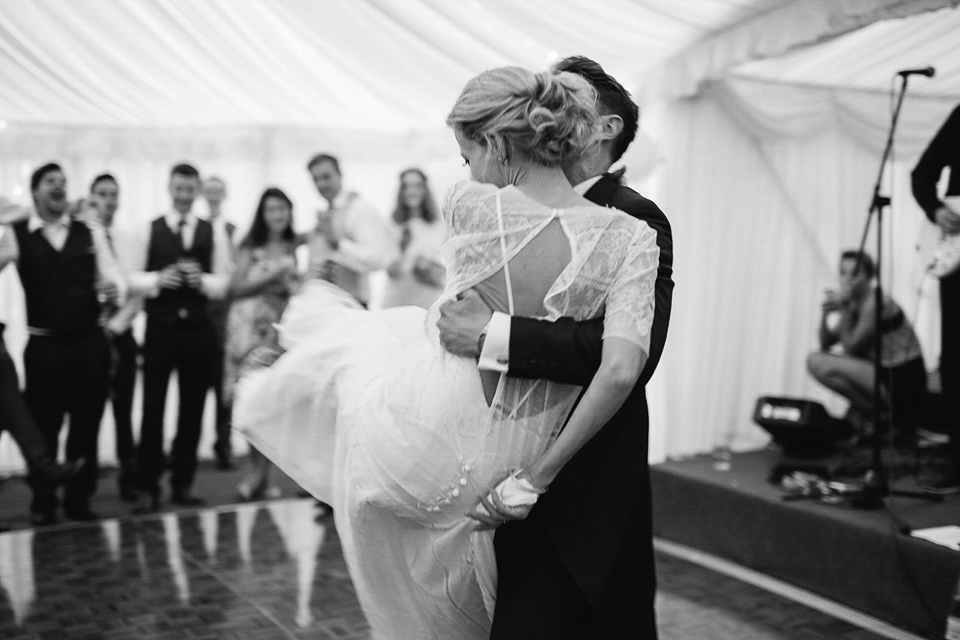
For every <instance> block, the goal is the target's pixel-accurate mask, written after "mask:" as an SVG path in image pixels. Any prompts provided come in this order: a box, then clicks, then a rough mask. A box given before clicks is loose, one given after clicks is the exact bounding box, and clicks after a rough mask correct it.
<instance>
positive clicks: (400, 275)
mask: <svg viewBox="0 0 960 640" xmlns="http://www.w3.org/2000/svg"><path fill="white" fill-rule="evenodd" d="M392 219H393V223H394V225H395V226H396V233H395V237H396V238H397V242H398V245H399V249H400V255H399V256H398V258H397V259H396V260H395V261H394V262H393V264H391V265H390V267H389V268H388V269H387V273H388V274H389V276H390V280H389V281H388V282H387V291H386V295H385V296H384V302H383V306H384V307H397V306H401V305H415V306H418V307H423V308H424V309H426V308H429V307H430V305H431V304H433V303H434V301H435V300H436V299H437V298H439V297H440V294H441V293H443V284H444V280H445V276H446V268H445V267H444V265H443V261H442V260H441V259H440V247H441V245H443V242H444V240H446V236H447V233H446V227H445V226H444V224H443V222H442V221H441V220H440V219H439V215H438V213H437V203H436V201H435V200H434V199H433V194H432V193H431V192H430V186H429V184H428V183H427V176H426V174H424V173H423V171H421V170H420V169H416V168H412V169H407V170H405V171H403V172H402V173H401V174H400V190H399V192H398V193H397V204H396V206H395V207H394V209H393V216H392Z"/></svg>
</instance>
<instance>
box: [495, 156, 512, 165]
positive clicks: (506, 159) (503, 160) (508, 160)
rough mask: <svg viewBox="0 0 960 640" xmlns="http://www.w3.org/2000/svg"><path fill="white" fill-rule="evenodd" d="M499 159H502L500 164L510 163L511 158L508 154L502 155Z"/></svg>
mask: <svg viewBox="0 0 960 640" xmlns="http://www.w3.org/2000/svg"><path fill="white" fill-rule="evenodd" d="M497 160H499V161H500V164H508V163H509V162H510V158H508V157H507V156H506V154H504V155H502V156H500V157H499V158H497Z"/></svg>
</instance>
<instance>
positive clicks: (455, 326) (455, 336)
mask: <svg viewBox="0 0 960 640" xmlns="http://www.w3.org/2000/svg"><path fill="white" fill-rule="evenodd" d="M492 315H493V310H492V309H491V308H490V307H489V306H487V303H486V302H484V301H483V298H481V297H480V294H479V293H477V291H476V290H475V289H467V290H466V291H464V292H463V293H461V294H460V295H459V296H457V299H456V300H448V301H447V302H444V303H443V304H441V305H440V319H439V320H437V329H439V330H440V344H441V345H443V348H444V349H446V350H447V351H449V352H450V353H452V354H453V355H456V356H462V357H464V358H478V357H479V356H480V345H479V342H480V333H481V332H482V331H483V328H484V327H485V326H487V324H488V323H489V322H490V317H491V316H492Z"/></svg>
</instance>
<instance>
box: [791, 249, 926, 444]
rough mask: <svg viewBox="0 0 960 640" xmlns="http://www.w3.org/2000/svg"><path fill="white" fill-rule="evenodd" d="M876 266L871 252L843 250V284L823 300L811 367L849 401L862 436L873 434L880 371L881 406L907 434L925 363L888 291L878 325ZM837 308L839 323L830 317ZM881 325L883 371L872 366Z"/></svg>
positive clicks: (899, 430)
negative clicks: (875, 340) (876, 339)
mask: <svg viewBox="0 0 960 640" xmlns="http://www.w3.org/2000/svg"><path fill="white" fill-rule="evenodd" d="M874 270H875V266H874V263H873V258H871V257H870V256H869V255H868V254H865V253H864V254H861V253H860V252H858V251H844V252H843V253H842V254H841V256H840V272H839V276H840V277H839V283H838V284H839V288H838V289H837V290H836V291H834V290H830V291H828V292H827V295H826V299H825V300H824V302H823V317H822V319H821V322H820V330H819V339H820V351H817V352H814V353H811V354H810V355H809V357H808V358H807V369H808V370H809V372H810V375H812V376H813V377H814V378H815V379H816V380H817V382H819V383H820V384H822V385H824V386H825V387H827V388H828V389H830V390H831V391H835V392H836V393H838V394H840V395H841V396H843V397H844V398H846V399H847V400H849V401H850V411H849V412H848V414H847V419H848V421H850V422H851V424H852V426H853V427H854V428H855V429H856V431H857V432H858V435H859V436H860V437H861V438H863V437H870V436H874V435H875V434H874V429H875V428H876V425H874V424H873V414H874V409H875V405H876V399H875V398H874V384H875V383H874V381H875V380H876V377H877V376H878V375H879V376H880V385H881V390H882V393H883V395H882V397H881V398H880V401H881V407H882V409H883V410H884V411H891V413H892V415H891V422H892V425H893V427H894V429H895V430H896V432H897V434H898V435H900V436H907V435H909V433H910V432H911V431H912V428H913V426H914V425H912V424H910V423H909V421H908V419H909V412H910V411H911V410H912V409H914V408H915V407H916V406H917V405H918V404H919V403H920V402H922V401H923V398H924V396H925V395H926V393H927V369H926V367H925V366H924V363H923V354H922V353H921V351H920V341H919V339H918V338H917V334H916V332H915V331H914V330H913V325H911V324H910V320H908V319H907V317H906V315H905V314H904V313H903V309H901V308H900V305H898V304H897V303H896V301H894V300H893V299H892V298H890V297H889V296H885V299H884V302H883V310H882V312H881V322H880V326H879V327H878V326H877V323H876V315H875V308H876V300H875V298H874V287H875V284H874V282H873V276H874ZM834 312H837V314H836V323H835V324H834V323H833V322H831V321H830V318H831V316H832V315H833V313H834ZM878 331H879V332H880V334H881V339H882V342H881V344H882V349H881V357H880V369H879V371H878V370H877V369H876V367H875V366H874V339H875V337H876V335H877V332H878Z"/></svg>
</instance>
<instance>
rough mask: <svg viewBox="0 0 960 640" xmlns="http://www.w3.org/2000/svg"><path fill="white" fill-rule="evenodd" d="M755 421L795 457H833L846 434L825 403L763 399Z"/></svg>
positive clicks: (775, 398) (795, 399)
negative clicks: (838, 443) (838, 442)
mask: <svg viewBox="0 0 960 640" xmlns="http://www.w3.org/2000/svg"><path fill="white" fill-rule="evenodd" d="M753 421H754V422H756V423H757V424H758V425H760V426H761V427H762V428H763V429H764V430H765V431H766V432H767V433H769V434H770V435H771V436H772V437H773V441H774V442H775V443H776V444H778V445H780V447H781V448H782V449H783V454H784V455H786V456H789V457H791V458H822V457H826V456H829V455H831V454H832V453H833V452H834V450H835V449H836V444H837V440H838V439H839V438H841V437H842V435H843V429H842V428H841V427H840V425H839V424H838V423H839V421H838V420H836V419H835V418H833V417H831V416H830V414H829V413H827V410H826V408H824V406H823V405H822V404H820V403H819V402H814V401H812V400H804V399H803V398H779V397H774V396H763V397H760V398H758V399H757V405H756V407H755V408H754V410H753Z"/></svg>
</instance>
